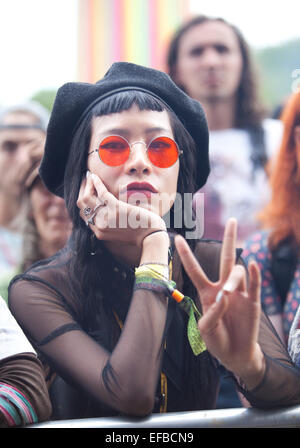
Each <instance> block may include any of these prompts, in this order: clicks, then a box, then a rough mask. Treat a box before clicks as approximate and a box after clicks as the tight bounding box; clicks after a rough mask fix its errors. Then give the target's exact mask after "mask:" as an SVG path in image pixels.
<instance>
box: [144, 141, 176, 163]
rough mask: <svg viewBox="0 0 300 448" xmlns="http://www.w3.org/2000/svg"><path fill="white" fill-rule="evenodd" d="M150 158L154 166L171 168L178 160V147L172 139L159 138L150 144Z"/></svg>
mask: <svg viewBox="0 0 300 448" xmlns="http://www.w3.org/2000/svg"><path fill="white" fill-rule="evenodd" d="M148 157H149V159H150V161H151V163H153V165H155V166H157V167H159V168H169V167H170V166H172V165H174V163H175V162H176V161H177V160H178V148H177V145H176V143H175V142H174V140H172V139H171V138H168V137H158V138H156V139H154V140H153V141H152V142H151V143H150V145H149V147H148Z"/></svg>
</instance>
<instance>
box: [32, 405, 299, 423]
mask: <svg viewBox="0 0 300 448" xmlns="http://www.w3.org/2000/svg"><path fill="white" fill-rule="evenodd" d="M296 427H300V406H294V407H289V408H283V409H276V410H268V411H265V410H261V409H254V408H237V409H216V410H210V411H193V412H174V413H167V414H152V415H151V416H149V417H147V418H143V419H138V418H125V417H105V418H90V419H80V420H62V421H51V422H45V423H39V424H36V425H30V426H28V427H27V428H296Z"/></svg>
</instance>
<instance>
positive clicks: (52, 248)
mask: <svg viewBox="0 0 300 448" xmlns="http://www.w3.org/2000/svg"><path fill="white" fill-rule="evenodd" d="M25 185H26V191H25V195H24V196H25V197H24V202H23V209H22V212H21V213H20V217H19V219H18V220H19V228H20V230H21V233H22V257H21V263H20V265H19V266H18V267H17V269H16V270H15V271H14V272H10V273H8V274H6V275H5V276H3V277H1V278H0V295H1V296H2V297H3V298H4V299H5V300H7V294H8V290H7V288H8V285H9V282H10V280H11V279H12V278H13V276H14V275H17V274H18V273H21V272H24V271H25V270H26V269H28V268H29V267H30V266H31V265H32V264H33V263H36V262H37V261H39V260H42V259H44V258H49V257H51V256H52V255H54V254H55V253H56V252H57V251H59V250H60V249H61V248H62V247H64V245H65V244H66V242H67V240H68V238H69V236H70V234H71V230H72V226H71V221H70V218H69V216H68V212H67V209H66V206H65V202H64V200H63V199H62V198H60V197H58V196H56V195H54V194H52V193H51V192H50V191H49V190H47V188H46V187H45V185H44V184H43V182H42V180H41V178H40V176H39V174H38V169H37V168H36V169H35V170H34V171H33V172H32V173H31V174H30V175H29V176H28V178H27V180H26V184H25Z"/></svg>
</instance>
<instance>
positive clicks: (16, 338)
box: [0, 297, 51, 428]
mask: <svg viewBox="0 0 300 448" xmlns="http://www.w3.org/2000/svg"><path fill="white" fill-rule="evenodd" d="M50 415H51V403H50V398H49V394H48V390H47V385H46V382H45V378H44V373H43V368H42V364H41V362H40V361H39V359H38V357H37V354H36V352H35V350H34V349H33V347H32V345H31V344H30V343H29V341H28V340H27V339H26V337H25V335H24V333H23V331H22V330H21V328H20V326H19V325H18V323H17V322H16V320H15V319H14V317H13V316H12V315H11V313H10V311H9V309H8V307H7V304H6V303H5V301H4V300H3V299H2V297H0V427H1V428H3V427H12V426H24V425H28V424H33V423H38V422H41V421H45V420H48V419H49V418H50Z"/></svg>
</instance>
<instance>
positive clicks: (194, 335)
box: [135, 264, 206, 356]
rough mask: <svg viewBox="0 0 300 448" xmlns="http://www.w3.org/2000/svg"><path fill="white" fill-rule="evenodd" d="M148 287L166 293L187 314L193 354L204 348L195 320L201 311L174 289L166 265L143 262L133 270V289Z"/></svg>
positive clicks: (174, 285) (200, 351)
mask: <svg viewBox="0 0 300 448" xmlns="http://www.w3.org/2000/svg"><path fill="white" fill-rule="evenodd" d="M137 289H148V290H151V291H155V292H159V293H163V294H166V295H168V296H169V297H171V298H172V299H174V300H175V301H176V302H177V303H178V305H179V306H180V307H181V308H182V309H183V310H184V311H185V312H186V313H187V314H188V316H189V319H188V325H187V336H188V340H189V343H190V346H191V349H192V350H193V353H194V355H195V356H197V355H199V354H200V353H202V352H203V351H204V350H206V346H205V343H204V341H203V339H202V337H201V335H200V332H199V330H198V325H197V322H198V320H199V319H200V318H201V313H200V312H199V310H198V308H197V307H196V305H195V303H194V301H193V300H192V299H191V298H190V297H188V296H185V295H184V294H182V293H181V292H180V291H178V290H177V289H176V283H175V282H174V281H171V280H169V275H168V272H167V270H166V266H162V265H155V264H144V265H142V266H139V267H138V268H136V270H135V290H137Z"/></svg>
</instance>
